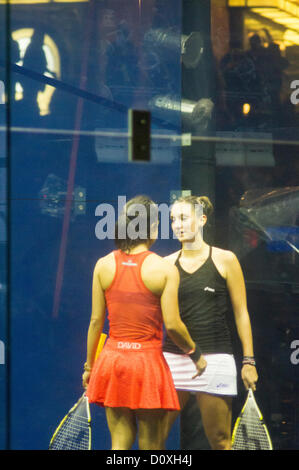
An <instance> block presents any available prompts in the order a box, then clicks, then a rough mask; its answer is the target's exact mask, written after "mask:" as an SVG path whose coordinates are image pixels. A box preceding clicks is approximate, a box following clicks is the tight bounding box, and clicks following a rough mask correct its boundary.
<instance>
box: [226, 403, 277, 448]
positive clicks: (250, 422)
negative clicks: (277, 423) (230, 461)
mask: <svg viewBox="0 0 299 470" xmlns="http://www.w3.org/2000/svg"><path fill="white" fill-rule="evenodd" d="M232 447H233V449H235V450H238V449H239V450H241V449H248V450H256V449H261V450H262V449H263V450H266V449H270V448H271V445H270V442H269V438H268V435H267V432H266V430H265V427H264V423H263V422H262V421H261V420H260V417H259V416H258V415H257V413H256V411H255V410H253V409H251V410H250V409H249V410H245V412H244V414H243V415H242V417H241V419H240V421H239V424H238V428H237V430H236V433H235V436H234V442H233V446H232Z"/></svg>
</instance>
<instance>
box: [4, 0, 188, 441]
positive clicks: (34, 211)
mask: <svg viewBox="0 0 299 470" xmlns="http://www.w3.org/2000/svg"><path fill="white" fill-rule="evenodd" d="M0 9H1V16H0V17H1V21H3V22H4V25H5V26H6V39H7V41H9V47H8V49H5V50H6V51H8V53H9V57H8V68H9V70H8V72H7V75H8V76H9V82H10V95H9V100H8V104H7V105H8V106H9V111H10V112H9V123H8V133H9V148H8V149H7V153H6V158H7V159H8V160H9V179H8V185H9V194H10V199H9V213H10V222H9V256H10V258H9V281H10V283H9V305H8V317H9V331H10V336H9V338H4V337H3V332H4V331H5V328H3V329H2V330H1V340H3V343H7V344H9V357H8V359H9V377H8V379H9V392H10V395H9V399H7V401H6V406H5V408H4V407H3V408H2V404H3V400H2V399H1V422H2V423H4V428H3V427H2V429H5V426H6V425H8V427H6V429H5V430H6V433H7V435H8V436H9V442H8V444H5V437H3V443H2V442H1V446H2V447H4V445H8V446H9V448H11V449H47V447H48V444H49V440H50V437H51V435H52V433H53V432H54V430H55V428H56V426H57V425H58V422H59V421H60V419H61V418H62V417H63V416H64V414H65V412H66V411H67V410H68V409H69V408H70V406H72V405H73V403H74V402H75V401H76V400H77V399H78V398H79V397H80V395H81V394H82V392H83V389H82V385H81V375H82V367H83V363H84V361H85V354H86V334H87V328H88V324H89V319H90V313H91V280H92V273H93V268H94V265H95V263H96V261H97V259H98V258H99V257H100V256H102V255H104V254H105V253H107V252H108V251H110V250H111V249H113V247H114V243H113V240H112V239H104V240H102V239H101V237H103V236H104V235H105V234H104V233H103V231H104V232H105V231H106V230H107V228H104V229H103V230H102V231H101V230H99V226H97V224H98V223H99V222H100V221H101V219H103V216H104V213H103V212H102V213H101V210H102V208H103V206H100V205H101V204H104V203H105V204H110V205H111V206H112V207H113V208H114V209H115V212H116V215H117V211H118V206H119V204H122V203H123V199H122V200H119V199H118V198H119V197H120V196H122V197H123V198H124V197H125V198H126V199H127V200H128V199H129V198H131V197H133V196H134V195H136V194H140V193H142V194H144V193H145V194H148V195H149V196H151V197H152V198H153V199H154V200H155V201H157V202H158V203H166V204H169V203H170V198H171V194H172V191H178V190H180V149H181V147H180V141H179V140H178V139H176V138H175V137H176V136H180V135H181V127H180V114H179V112H175V113H172V114H170V115H165V116H164V115H160V114H159V112H158V111H159V109H158V107H155V106H156V105H155V104H154V103H158V102H159V100H161V99H163V97H165V96H167V95H172V96H175V97H176V98H177V101H178V102H179V101H180V92H181V72H180V70H181V64H180V62H181V3H180V1H177V0H175V1H173V0H169V1H162V2H156V1H149V2H138V1H133V2H131V1H128V2H125V1H123V0H116V1H115V0H112V1H94V0H91V1H89V2H85V1H82V2H59V1H56V2H30V3H29V2H26V1H24V2H16V3H14V2H11V3H10V4H9V5H3V4H2V3H1V4H0ZM5 14H7V15H8V16H7V18H6V20H5ZM167 34H169V36H170V40H169V41H168V39H167V38H168V36H167ZM2 54H3V50H2ZM1 59H3V55H1ZM6 59H7V58H6ZM4 61H5V57H4ZM3 65H4V63H3V60H2V62H1V71H2V70H3ZM161 97H162V98H161ZM129 108H132V109H139V110H140V109H141V110H150V111H151V132H152V135H153V137H152V142H151V161H150V162H137V163H135V162H129V161H128V110H129ZM1 136H2V135H1ZM155 136H156V137H155ZM1 149H2V147H1ZM1 161H2V160H1ZM1 171H2V167H1ZM3 194H5V193H3ZM3 194H2V193H1V196H2V197H3ZM1 202H2V204H3V199H2V201H1ZM1 217H2V213H1ZM1 220H2V219H1ZM96 227H97V229H96ZM1 243H3V241H1ZM173 243H174V241H173V240H172V241H169V240H166V241H163V240H159V241H158V242H157V244H156V246H155V249H156V251H157V252H159V253H160V254H166V253H168V252H169V250H170V249H171V245H172V246H174V245H173ZM1 248H2V245H1ZM1 262H2V261H1ZM1 268H2V265H1ZM1 272H2V271H1ZM1 286H2V279H1ZM1 295H2V291H1ZM2 303H3V301H2V297H1V306H2ZM4 320H5V316H4V315H2V317H1V322H3V321H4ZM1 326H2V324H1ZM105 328H107V325H105ZM4 374H5V366H4V365H1V398H2V394H4V393H5V386H4V385H3V384H4V383H5V381H4ZM2 388H3V391H2ZM91 411H92V419H93V431H94V434H93V448H94V449H108V448H109V446H110V438H109V433H108V429H107V425H106V421H105V418H104V412H103V410H101V409H98V408H97V407H92V410H91ZM6 413H8V420H7V419H6V418H7V417H6V416H5V414H6ZM173 439H174V440H176V436H175V435H174V437H173ZM176 445H178V441H177V443H176V441H174V443H173V444H172V446H176Z"/></svg>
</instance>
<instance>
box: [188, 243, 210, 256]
mask: <svg viewBox="0 0 299 470" xmlns="http://www.w3.org/2000/svg"><path fill="white" fill-rule="evenodd" d="M208 249H209V245H208V244H207V243H206V242H204V241H203V240H200V241H199V240H197V241H194V242H184V243H182V256H183V257H184V258H195V257H198V258H200V257H205V256H206V254H207V251H208Z"/></svg>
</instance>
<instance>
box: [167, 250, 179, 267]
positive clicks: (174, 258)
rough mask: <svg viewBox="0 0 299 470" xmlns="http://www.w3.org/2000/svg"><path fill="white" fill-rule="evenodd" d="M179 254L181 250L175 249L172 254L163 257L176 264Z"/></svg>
mask: <svg viewBox="0 0 299 470" xmlns="http://www.w3.org/2000/svg"><path fill="white" fill-rule="evenodd" d="M179 254H180V250H178V251H175V252H174V253H171V254H170V255H167V256H164V258H163V259H164V260H165V261H167V262H169V263H171V264H175V262H176V260H177V258H178V256H179Z"/></svg>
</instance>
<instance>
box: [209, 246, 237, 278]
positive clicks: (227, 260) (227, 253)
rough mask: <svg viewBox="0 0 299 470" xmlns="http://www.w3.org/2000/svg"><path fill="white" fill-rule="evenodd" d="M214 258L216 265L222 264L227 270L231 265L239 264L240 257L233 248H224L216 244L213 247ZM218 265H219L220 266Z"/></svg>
mask: <svg viewBox="0 0 299 470" xmlns="http://www.w3.org/2000/svg"><path fill="white" fill-rule="evenodd" d="M212 248H213V249H212V259H213V261H214V262H215V264H216V265H218V266H222V268H223V269H224V271H227V269H229V268H230V267H233V266H235V265H237V264H239V261H238V258H237V256H236V255H235V253H234V252H233V251H231V250H224V249H223V248H218V247H216V246H213V247H212ZM218 266H217V267H218ZM223 269H222V274H223V273H224V271H223Z"/></svg>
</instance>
